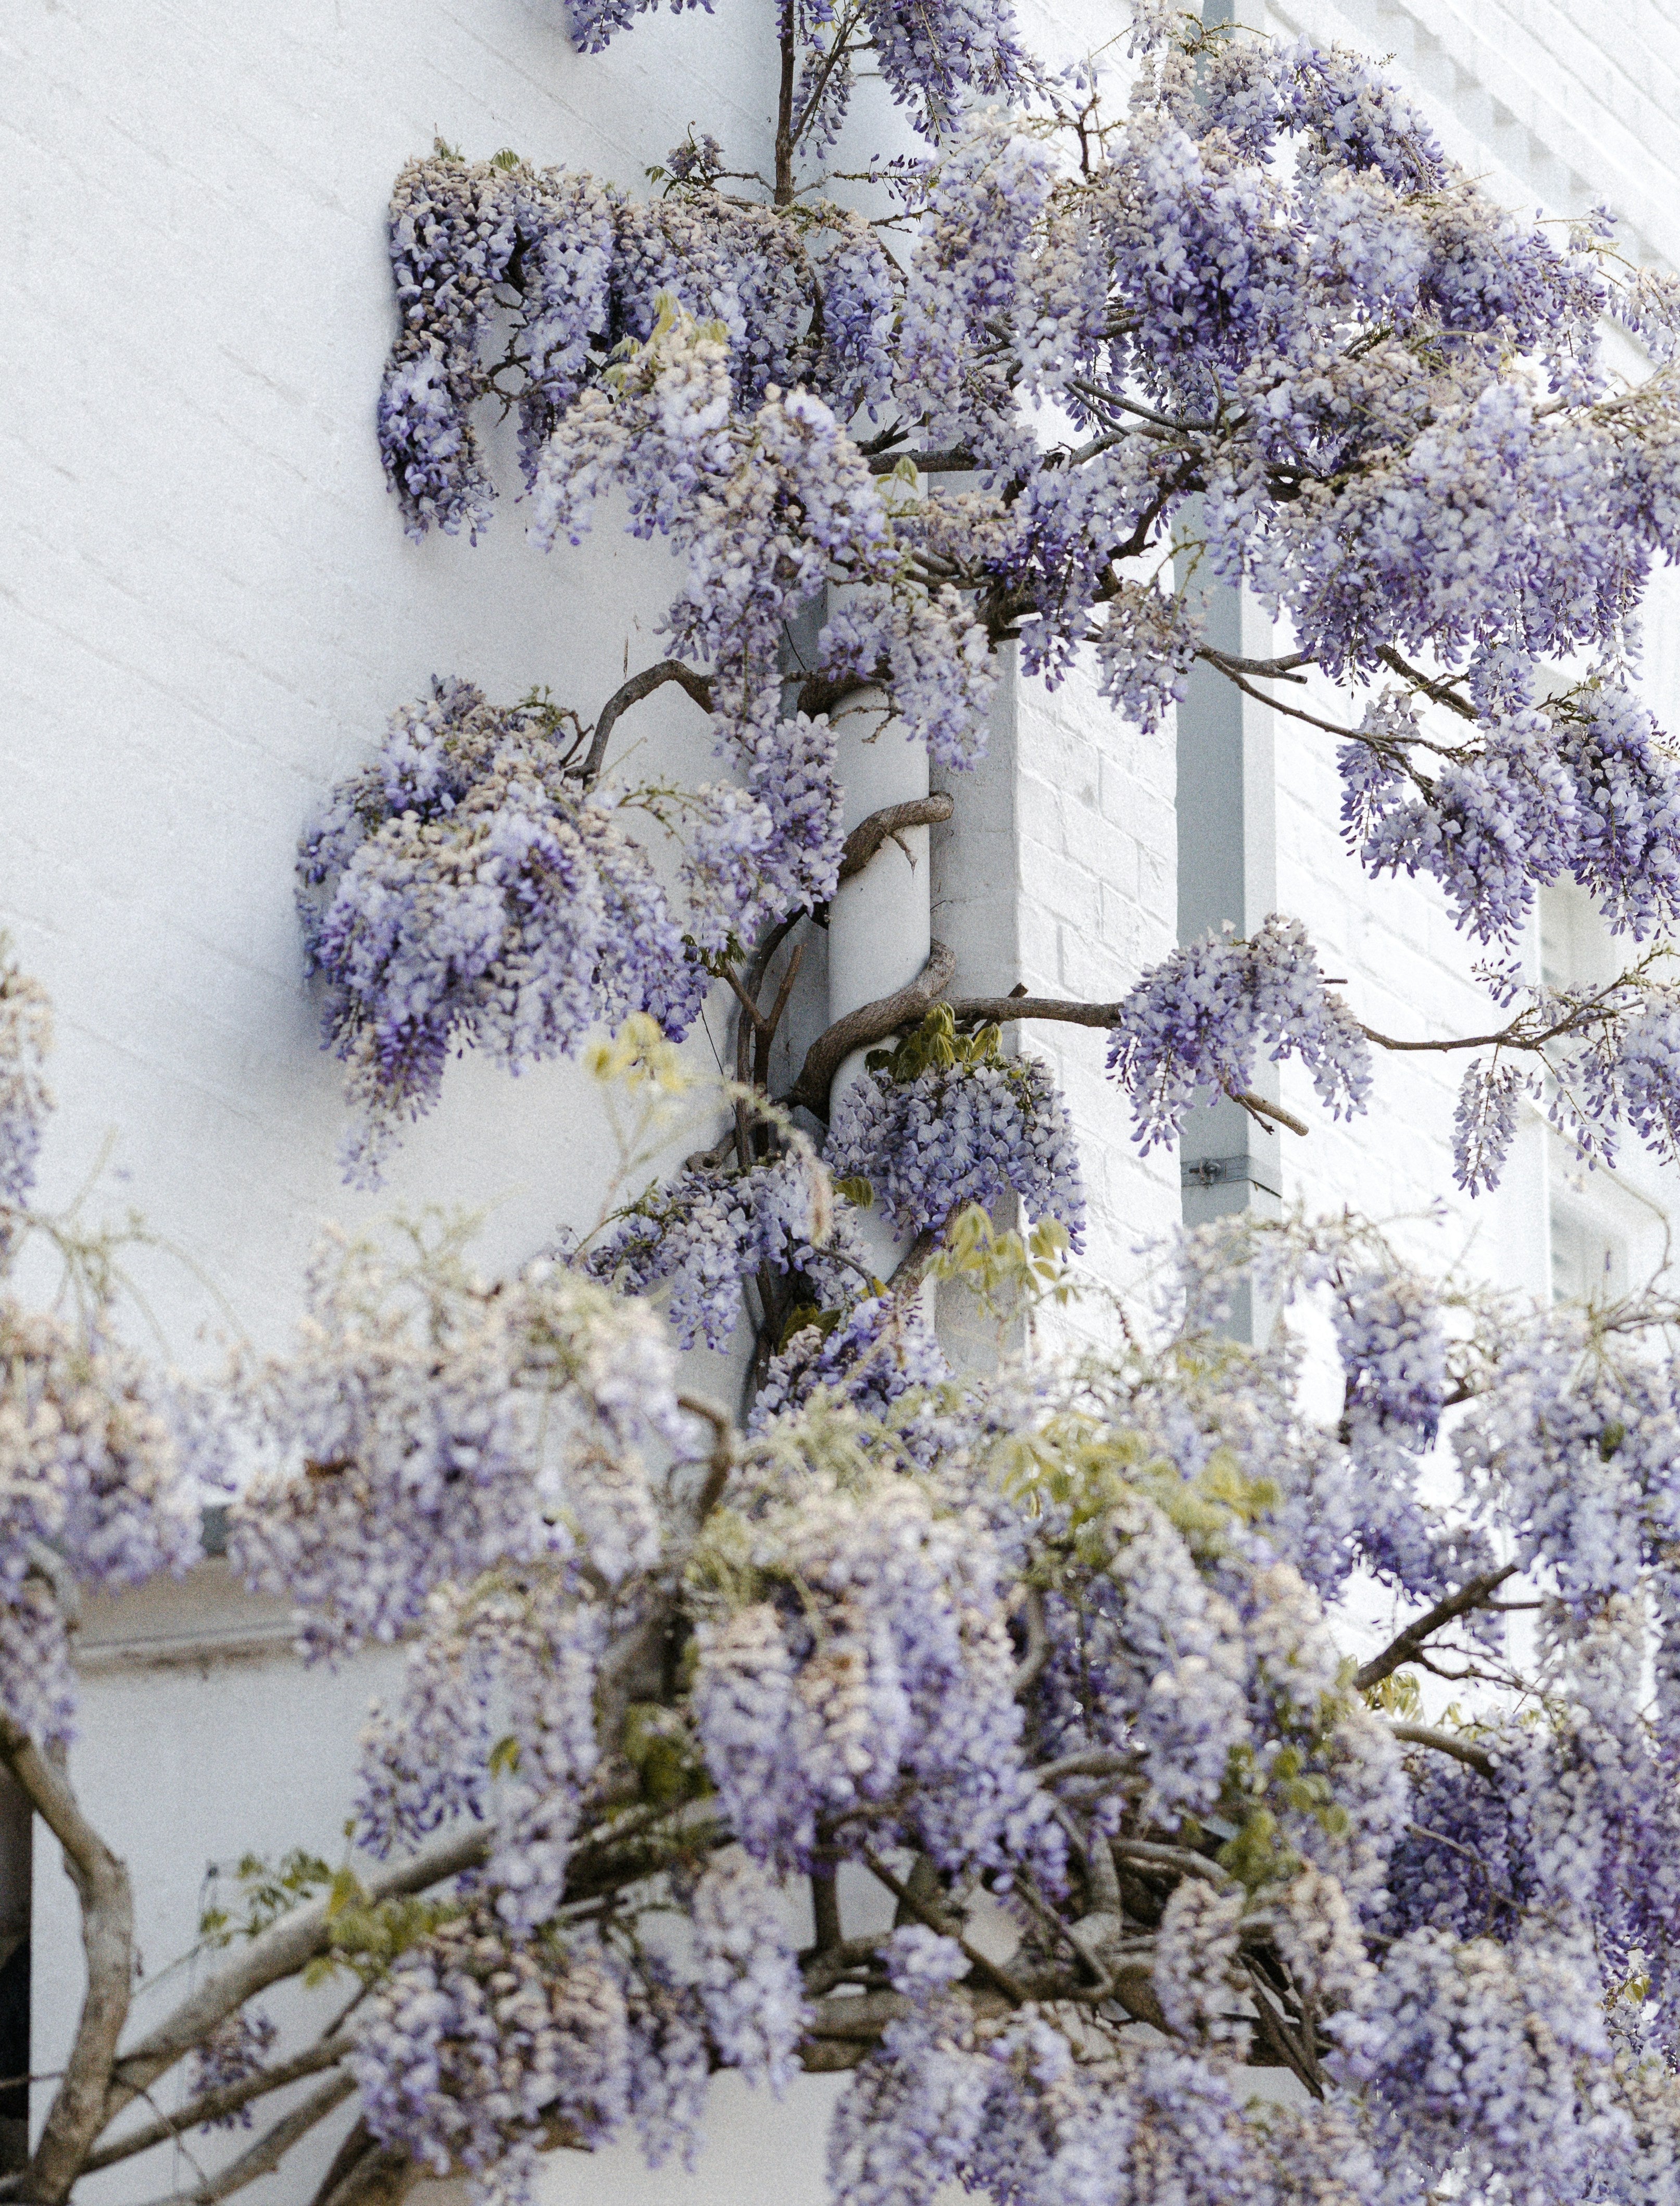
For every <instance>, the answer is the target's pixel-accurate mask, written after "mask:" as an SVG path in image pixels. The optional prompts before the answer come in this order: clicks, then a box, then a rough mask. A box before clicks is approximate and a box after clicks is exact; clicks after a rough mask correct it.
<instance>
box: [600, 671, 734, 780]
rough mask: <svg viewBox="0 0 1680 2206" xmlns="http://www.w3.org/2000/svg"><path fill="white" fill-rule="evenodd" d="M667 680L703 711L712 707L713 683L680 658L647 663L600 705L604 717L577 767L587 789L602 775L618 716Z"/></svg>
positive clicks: (662, 686) (660, 687) (650, 694)
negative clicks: (678, 687)
mask: <svg viewBox="0 0 1680 2206" xmlns="http://www.w3.org/2000/svg"><path fill="white" fill-rule="evenodd" d="M667 682H676V683H681V685H682V688H683V689H685V690H686V691H687V692H688V695H689V696H691V697H692V698H693V699H694V702H695V704H697V705H698V706H699V707H700V710H701V712H710V711H711V710H712V684H711V683H710V682H708V681H707V680H706V677H705V676H704V675H703V674H697V673H696V672H695V671H694V668H693V667H692V666H685V665H683V664H682V660H681V659H661V660H660V661H659V663H658V665H657V666H646V667H644V668H643V669H642V671H641V672H640V674H633V675H632V676H631V677H630V678H629V681H628V682H623V683H620V684H619V686H618V688H617V689H615V690H614V691H613V693H612V695H611V697H609V698H608V699H607V701H606V702H605V705H603V706H602V707H601V717H600V718H599V720H597V721H596V723H595V730H594V733H593V735H592V736H590V739H589V751H588V754H587V757H586V758H585V760H584V761H583V764H582V765H581V766H579V767H578V768H577V769H576V776H577V778H578V780H580V781H581V783H582V784H583V785H584V787H585V788H586V789H593V787H594V786H595V784H596V783H597V782H598V781H599V779H600V778H601V768H602V766H604V765H605V762H606V749H607V742H608V740H609V739H610V737H611V734H612V730H613V728H614V726H615V724H617V719H618V717H619V715H620V714H621V713H622V712H628V711H629V708H630V707H631V706H632V705H639V704H640V702H641V701H642V699H643V698H644V697H651V696H652V695H653V692H654V691H655V690H656V689H664V686H665V684H666V683H667Z"/></svg>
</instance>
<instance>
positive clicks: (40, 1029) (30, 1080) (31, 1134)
mask: <svg viewBox="0 0 1680 2206" xmlns="http://www.w3.org/2000/svg"><path fill="white" fill-rule="evenodd" d="M51 1035H52V1022H51V1015H50V1013H49V1011H48V1008H47V1000H46V995H45V991H44V990H43V989H42V987H40V985H39V982H38V981H32V980H31V979H30V978H29V976H28V975H27V974H26V973H24V972H22V971H21V970H20V969H19V968H18V966H17V965H16V964H15V962H14V961H13V959H12V956H11V951H10V945H9V944H8V943H7V941H6V939H5V937H4V936H3V935H0V1270H3V1269H4V1267H5V1264H6V1260H7V1258H8V1256H9V1255H10V1253H11V1249H12V1246H13V1243H14V1242H15V1240H16V1239H17V1238H18V1226H19V1223H20V1221H19V1219H18V1217H17V1215H16V1213H18V1212H20V1211H21V1209H22V1208H23V1207H24V1205H25V1204H26V1203H27V1201H28V1200H29V1194H30V1190H31V1189H32V1188H33V1185H34V1183H35V1159H36V1156H37V1154H38V1152H39V1148H40V1145H41V1130H42V1127H43V1125H44V1124H45V1118H46V1115H47V1112H48V1111H49V1110H50V1109H51V1101H52V1099H51V1096H50V1094H48V1092H47V1088H46V1084H45V1081H44V1079H43V1078H42V1073H41V1068H42V1065H43V1064H44V1062H45V1058H46V1053H47V1050H48V1047H49V1046H50V1043H51Z"/></svg>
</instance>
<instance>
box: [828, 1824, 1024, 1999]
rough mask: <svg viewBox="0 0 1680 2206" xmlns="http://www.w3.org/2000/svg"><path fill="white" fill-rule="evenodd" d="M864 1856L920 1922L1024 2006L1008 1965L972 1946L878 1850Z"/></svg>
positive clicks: (871, 1869)
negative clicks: (953, 1944) (959, 1949)
mask: <svg viewBox="0 0 1680 2206" xmlns="http://www.w3.org/2000/svg"><path fill="white" fill-rule="evenodd" d="M863 1859H864V1863H865V1865H866V1867H867V1869H868V1871H869V1874H870V1875H872V1876H873V1877H875V1878H877V1879H878V1880H879V1882H881V1883H882V1884H884V1885H885V1887H886V1888H887V1890H888V1891H889V1892H890V1893H891V1894H892V1896H893V1898H894V1899H896V1900H897V1901H898V1902H899V1903H900V1905H902V1906H904V1907H908V1908H909V1911H910V1912H911V1914H912V1915H914V1917H915V1918H916V1920H917V1922H918V1923H926V1926H927V1928H928V1929H930V1930H932V1931H936V1932H937V1933H938V1935H939V1936H940V1937H942V1938H951V1939H954V1940H955V1942H956V1944H957V1945H958V1946H960V1947H962V1952H963V1954H964V1956H965V1957H966V1958H967V1960H968V1965H969V1966H970V1968H972V1969H974V1970H977V1971H978V1972H979V1974H980V1975H981V1976H984V1977H985V1978H986V1982H987V1983H989V1984H990V1985H991V1986H992V1989H993V1990H994V1991H999V1992H1002V1994H1004V1998H1005V1999H1006V2000H1009V2001H1010V2003H1011V2005H1013V2006H1025V2004H1026V2002H1027V1999H1028V1994H1027V1992H1026V1991H1025V1990H1024V1989H1023V1988H1022V1986H1021V1985H1020V1984H1018V1983H1016V1980H1015V1978H1014V1977H1013V1976H1011V1975H1010V1972H1009V1970H1007V1969H1000V1968H999V1967H998V1964H997V1963H996V1962H995V1961H989V1960H987V1959H986V1955H985V1954H984V1953H981V1952H980V1948H979V1947H977V1946H971V1945H970V1944H969V1943H968V1940H967V1939H966V1938H964V1937H962V1935H960V1934H959V1933H957V1932H955V1931H953V1930H952V1929H951V1927H950V1923H948V1922H946V1920H945V1919H944V1917H943V1916H941V1915H940V1914H939V1912H938V1910H937V1909H936V1908H932V1907H930V1906H929V1905H927V1903H926V1901H925V1900H924V1899H922V1898H921V1896H920V1893H917V1892H915V1891H914V1889H913V1888H912V1887H911V1886H909V1885H908V1884H906V1883H905V1882H904V1881H903V1878H901V1877H897V1876H895V1875H893V1873H892V1871H891V1869H889V1868H888V1867H887V1865H886V1863H885V1862H884V1861H883V1860H882V1859H881V1858H880V1857H879V1855H878V1854H873V1853H868V1852H866V1853H865V1855H864V1857H863Z"/></svg>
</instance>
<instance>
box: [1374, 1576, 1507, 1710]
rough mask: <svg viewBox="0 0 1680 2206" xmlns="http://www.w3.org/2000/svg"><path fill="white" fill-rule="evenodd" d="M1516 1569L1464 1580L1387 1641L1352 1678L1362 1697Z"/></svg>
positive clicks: (1494, 1589) (1477, 1605) (1473, 1606)
mask: <svg viewBox="0 0 1680 2206" xmlns="http://www.w3.org/2000/svg"><path fill="white" fill-rule="evenodd" d="M1510 1577H1516V1564H1515V1563H1507V1564H1506V1565H1505V1566H1504V1569H1503V1570H1502V1571H1482V1573H1481V1574H1480V1577H1474V1578H1469V1579H1467V1580H1466V1582H1465V1583H1464V1584H1463V1585H1462V1586H1460V1588H1459V1589H1458V1590H1457V1593H1452V1594H1449V1595H1447V1596H1446V1598H1445V1601H1437V1602H1436V1604H1435V1606H1434V1607H1433V1608H1432V1609H1429V1610H1427V1611H1426V1612H1425V1613H1424V1614H1423V1615H1421V1616H1420V1617H1419V1618H1418V1619H1416V1620H1415V1622H1414V1623H1411V1624H1409V1625H1407V1626H1406V1628H1405V1630H1404V1631H1402V1632H1398V1633H1397V1635H1396V1636H1395V1637H1393V1638H1392V1639H1391V1640H1390V1642H1389V1643H1388V1645H1387V1646H1386V1647H1385V1648H1384V1649H1383V1651H1382V1653H1381V1654H1373V1656H1372V1658H1371V1660H1369V1661H1368V1662H1367V1663H1366V1665H1365V1666H1364V1667H1363V1669H1361V1671H1360V1672H1358V1673H1357V1675H1356V1676H1355V1678H1354V1683H1355V1685H1357V1686H1358V1688H1359V1690H1360V1691H1361V1693H1368V1692H1369V1691H1370V1690H1371V1688H1372V1686H1373V1685H1379V1684H1381V1683H1382V1681H1383V1679H1384V1678H1386V1677H1390V1676H1391V1675H1392V1674H1393V1672H1395V1671H1396V1670H1398V1669H1399V1668H1401V1667H1402V1666H1403V1664H1405V1663H1407V1662H1415V1661H1416V1660H1418V1658H1419V1656H1420V1655H1421V1654H1422V1652H1423V1643H1424V1642H1425V1640H1426V1639H1427V1638H1428V1637H1429V1636H1430V1635H1431V1633H1432V1632H1436V1631H1439V1630H1440V1628H1441V1626H1442V1625H1444V1624H1451V1622H1452V1620H1453V1619H1454V1618H1455V1617H1457V1616H1463V1615H1464V1614H1465V1613H1467V1612H1468V1611H1469V1610H1470V1609H1473V1608H1480V1607H1481V1605H1482V1603H1483V1602H1484V1601H1486V1598H1487V1596H1488V1595H1489V1594H1491V1593H1493V1592H1495V1591H1496V1590H1497V1589H1498V1588H1499V1587H1500V1586H1502V1585H1503V1584H1504V1582H1505V1580H1506V1579H1507V1578H1510Z"/></svg>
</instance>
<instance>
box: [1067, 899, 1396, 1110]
mask: <svg viewBox="0 0 1680 2206" xmlns="http://www.w3.org/2000/svg"><path fill="white" fill-rule="evenodd" d="M1262 1051H1264V1052H1266V1056H1268V1057H1269V1058H1272V1060H1273V1061H1274V1062H1275V1061H1277V1060H1278V1059H1280V1058H1290V1057H1298V1058H1300V1059H1301V1061H1302V1064H1303V1065H1304V1066H1305V1068H1306V1070H1308V1072H1309V1073H1310V1074H1311V1076H1312V1080H1313V1085H1314V1088H1316V1089H1317V1091H1318V1094H1319V1098H1320V1101H1321V1102H1323V1103H1324V1104H1325V1105H1326V1106H1327V1107H1328V1108H1329V1109H1330V1110H1331V1112H1334V1113H1335V1115H1336V1116H1337V1117H1338V1118H1346V1117H1351V1116H1352V1114H1353V1113H1354V1112H1355V1111H1357V1110H1359V1109H1361V1107H1362V1106H1363V1105H1364V1102H1365V1099H1366V1096H1367V1093H1368V1091H1369V1088H1370V1084H1371V1069H1370V1050H1369V1048H1368V1046H1367V1043H1366V1040H1365V1037H1364V1035H1363V1034H1362V1033H1361V1031H1360V1029H1359V1028H1358V1026H1357V1025H1356V1024H1355V1021H1354V1019H1353V1017H1351V1015H1350V1014H1349V1011H1347V1010H1346V1008H1345V1006H1344V1005H1343V1003H1342V1002H1341V999H1339V998H1338V997H1336V996H1332V995H1331V994H1330V993H1329V992H1328V991H1327V989H1326V986H1325V983H1324V981H1323V978H1322V976H1321V975H1320V971H1319V964H1318V959H1317V957H1316V956H1315V955H1314V951H1313V948H1312V945H1310V944H1309V943H1308V939H1307V936H1306V933H1305V931H1304V929H1303V928H1302V925H1301V922H1300V921H1299V920H1294V919H1285V918H1284V916H1283V915H1281V914H1280V913H1278V912H1273V913H1272V915H1270V917H1269V918H1267V919H1266V921H1265V923H1264V924H1263V925H1262V926H1261V927H1259V928H1257V929H1256V931H1255V933H1254V938H1253V939H1252V940H1251V941H1243V940H1242V939H1240V938H1238V937H1236V936H1235V935H1229V934H1227V935H1218V934H1210V935H1207V936H1206V937H1205V938H1204V939H1202V940H1201V941H1200V942H1195V943H1192V944H1190V945H1189V946H1188V947H1187V948H1185V949H1183V950H1176V951H1173V952H1172V954H1171V957H1165V958H1164V959H1163V960H1162V961H1161V963H1159V965H1156V966H1153V967H1151V969H1149V970H1148V971H1147V973H1146V974H1145V975H1143V978H1142V979H1141V981H1139V982H1138V984H1137V986H1136V987H1135V988H1134V989H1133V991H1132V993H1131V994H1130V995H1129V997H1128V998H1127V999H1126V1000H1125V1002H1124V1003H1123V1005H1121V1008H1120V1017H1119V1020H1118V1023H1117V1025H1116V1026H1115V1028H1114V1031H1113V1034H1112V1035H1111V1039H1110V1043H1109V1053H1108V1063H1109V1070H1111V1072H1112V1073H1113V1074H1114V1075H1115V1076H1116V1078H1117V1080H1118V1081H1119V1082H1120V1083H1121V1085H1122V1086H1123V1087H1124V1088H1128V1089H1129V1090H1130V1092H1131V1096H1132V1107H1133V1118H1134V1128H1135V1137H1136V1140H1137V1143H1138V1146H1139V1148H1141V1149H1142V1150H1144V1151H1145V1152H1146V1153H1147V1151H1148V1150H1149V1149H1151V1148H1153V1147H1154V1146H1155V1145H1156V1143H1157V1142H1167V1141H1172V1140H1175V1139H1176V1138H1177V1134H1178V1130H1179V1128H1180V1127H1181V1125H1182V1124H1183V1119H1184V1113H1185V1112H1187V1111H1188V1110H1189V1108H1190V1107H1191V1106H1192V1105H1193V1104H1194V1101H1195V1100H1196V1094H1197V1091H1198V1089H1202V1088H1212V1089H1213V1090H1214V1091H1216V1092H1220V1091H1222V1092H1223V1093H1224V1094H1228V1095H1240V1094H1243V1093H1244V1092H1245V1091H1247V1090H1248V1089H1249V1088H1252V1087H1253V1085H1254V1068H1255V1066H1256V1064H1258V1062H1259V1060H1260V1054H1261V1052H1262Z"/></svg>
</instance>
